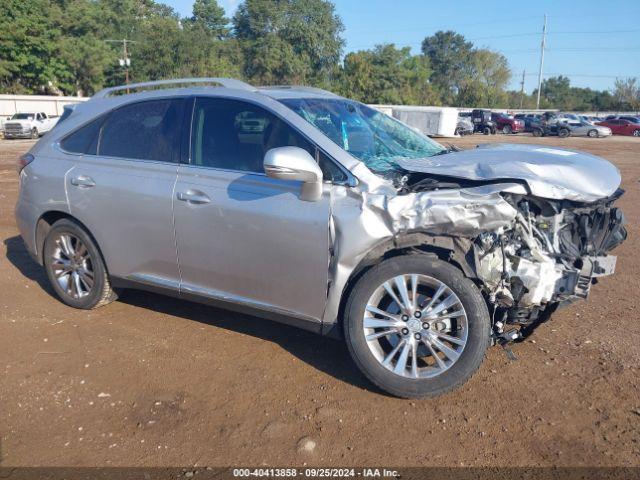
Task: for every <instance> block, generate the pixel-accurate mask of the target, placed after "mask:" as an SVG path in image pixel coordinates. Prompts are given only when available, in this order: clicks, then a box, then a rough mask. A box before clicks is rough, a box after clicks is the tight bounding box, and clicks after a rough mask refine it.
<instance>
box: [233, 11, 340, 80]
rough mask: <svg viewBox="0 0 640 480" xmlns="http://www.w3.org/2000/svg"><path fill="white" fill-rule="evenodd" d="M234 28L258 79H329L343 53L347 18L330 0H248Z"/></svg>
mask: <svg viewBox="0 0 640 480" xmlns="http://www.w3.org/2000/svg"><path fill="white" fill-rule="evenodd" d="M233 26H234V32H235V36H236V38H237V39H238V40H239V41H240V44H241V46H242V48H243V51H244V56H245V74H246V76H247V77H248V78H249V79H250V80H251V81H253V82H255V83H267V84H269V83H270V84H273V83H285V84H289V83H312V84H317V83H320V82H324V83H326V82H327V80H328V79H330V76H331V74H332V73H333V72H334V71H335V66H336V65H337V64H338V62H339V60H340V56H341V54H342V47H343V44H344V41H343V40H342V38H341V36H340V34H341V33H342V31H343V26H342V22H341V20H340V18H339V17H338V16H337V15H336V13H335V10H334V6H333V4H332V3H331V2H329V1H327V0H245V1H244V2H242V3H241V4H240V6H239V7H238V10H237V12H236V14H235V15H234V17H233Z"/></svg>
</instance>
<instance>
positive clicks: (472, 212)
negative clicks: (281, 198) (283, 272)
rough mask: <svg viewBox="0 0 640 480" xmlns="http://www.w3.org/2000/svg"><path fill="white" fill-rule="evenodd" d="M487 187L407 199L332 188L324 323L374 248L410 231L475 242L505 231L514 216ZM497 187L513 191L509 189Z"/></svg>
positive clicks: (414, 195) (333, 315) (495, 189)
mask: <svg viewBox="0 0 640 480" xmlns="http://www.w3.org/2000/svg"><path fill="white" fill-rule="evenodd" d="M491 187H492V188H491V189H487V188H486V187H477V188H467V189H451V190H436V191H429V192H420V193H410V194H407V195H397V194H391V193H390V192H389V193H387V192H385V193H368V192H358V191H357V190H356V189H349V188H345V187H334V188H333V189H332V193H331V214H330V226H331V228H330V231H331V236H332V238H331V245H332V250H333V255H332V259H331V263H330V272H329V274H330V279H331V287H330V289H329V293H328V302H327V308H326V310H325V313H324V320H323V321H324V322H326V323H329V324H330V323H333V322H334V321H335V319H336V318H337V315H338V308H339V305H340V298H341V296H342V291H343V289H344V287H345V286H346V284H347V281H348V280H349V278H350V276H351V274H352V273H353V271H354V269H355V268H356V267H357V266H358V264H359V263H360V262H361V261H362V259H363V258H364V257H365V256H366V254H367V253H368V252H369V251H371V249H372V248H374V247H375V246H377V245H380V244H382V243H383V242H385V241H388V240H391V239H393V238H394V237H396V236H398V235H401V234H403V233H406V232H412V231H424V232H428V233H430V234H433V235H452V236H457V237H474V236H477V235H478V234H480V233H482V232H487V231H495V230H498V229H500V228H502V227H506V226H508V225H510V224H511V223H512V222H513V221H514V219H515V218H516V214H517V211H516V209H515V208H513V207H512V206H511V205H510V204H509V203H508V202H507V201H506V200H504V198H502V196H501V195H500V194H499V193H498V192H499V191H500V186H498V185H492V186H491ZM502 187H503V188H504V189H509V188H513V184H505V185H502ZM516 187H519V186H516Z"/></svg>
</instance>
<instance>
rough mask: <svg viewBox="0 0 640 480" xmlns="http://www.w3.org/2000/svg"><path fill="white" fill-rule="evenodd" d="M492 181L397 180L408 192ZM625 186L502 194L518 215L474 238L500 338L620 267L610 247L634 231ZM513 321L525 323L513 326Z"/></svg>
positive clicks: (523, 331)
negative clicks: (581, 194)
mask: <svg viewBox="0 0 640 480" xmlns="http://www.w3.org/2000/svg"><path fill="white" fill-rule="evenodd" d="M492 183H493V182H487V183H485V182H477V181H476V182H472V181H469V180H461V179H455V178H437V177H435V178H434V177H433V176H422V175H417V176H416V174H410V175H407V176H405V177H403V178H402V179H401V180H399V181H398V182H397V184H396V186H397V188H398V191H399V192H402V193H408V192H416V191H439V190H442V189H445V190H446V189H451V188H453V189H457V188H472V187H473V186H476V187H477V186H478V185H491V184H492ZM623 193H624V191H623V190H621V189H618V190H617V191H616V192H615V193H614V194H613V195H612V196H610V197H608V198H606V199H602V200H599V201H596V202H593V203H580V202H574V201H569V200H551V199H544V198H539V197H535V196H531V195H526V194H514V193H502V194H501V195H502V197H503V198H504V199H505V200H506V201H507V202H508V203H509V204H510V205H511V206H512V207H514V208H515V209H516V210H517V213H516V216H515V219H514V221H513V222H512V223H511V224H510V225H508V226H503V227H500V228H499V229H497V230H495V231H490V232H484V233H481V234H480V235H478V236H477V237H476V238H475V239H474V240H473V251H474V256H475V267H476V275H477V279H478V280H479V283H480V286H481V288H482V290H483V293H484V294H485V295H486V298H487V300H488V302H489V304H490V305H492V306H493V309H494V312H493V313H494V329H495V332H494V333H495V334H496V337H497V338H499V340H500V341H503V342H508V341H513V340H518V339H521V338H525V337H526V336H528V335H529V334H530V333H531V332H532V331H533V329H534V328H535V327H536V326H537V325H539V324H540V323H542V322H543V321H545V320H546V319H548V317H549V315H550V314H551V313H552V312H553V311H555V310H556V309H557V308H558V307H559V306H562V305H564V304H568V303H571V302H573V301H575V300H577V299H580V298H586V297H587V295H588V293H589V290H590V287H591V285H592V284H595V283H597V281H598V277H602V276H606V275H611V274H613V273H614V270H615V265H616V257H615V256H613V255H609V252H610V251H611V250H613V249H614V248H615V247H617V246H618V245H619V244H621V243H622V242H623V241H624V240H625V239H626V237H627V232H626V230H625V228H624V223H625V220H624V215H623V214H622V211H621V210H620V209H618V208H616V207H613V203H614V202H615V201H616V200H617V199H618V198H620V197H621V196H622V194H623ZM507 325H518V326H520V327H521V328H520V329H519V330H509V331H508V332H507V333H505V327H506V326H507Z"/></svg>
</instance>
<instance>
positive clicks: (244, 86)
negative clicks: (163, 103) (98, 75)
mask: <svg viewBox="0 0 640 480" xmlns="http://www.w3.org/2000/svg"><path fill="white" fill-rule="evenodd" d="M189 83H218V84H220V85H222V86H223V87H226V88H235V89H238V90H252V91H255V90H256V89H255V88H254V87H252V86H251V85H249V84H248V83H245V82H243V81H241V80H235V79H233V78H219V77H211V78H176V79H174V80H157V81H155V82H142V83H132V84H130V85H120V86H118V87H111V88H105V89H103V90H100V91H99V92H98V93H96V94H95V95H94V96H93V98H106V97H109V96H111V95H112V94H114V93H115V92H120V91H122V90H127V91H128V90H138V89H143V88H147V87H156V86H159V85H184V84H189Z"/></svg>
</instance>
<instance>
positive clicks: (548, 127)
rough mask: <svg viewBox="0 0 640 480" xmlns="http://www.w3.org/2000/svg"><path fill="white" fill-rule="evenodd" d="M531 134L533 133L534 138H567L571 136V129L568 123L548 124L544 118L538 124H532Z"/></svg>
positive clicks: (554, 122) (556, 122)
mask: <svg viewBox="0 0 640 480" xmlns="http://www.w3.org/2000/svg"><path fill="white" fill-rule="evenodd" d="M531 133H533V136H534V137H549V136H558V137H560V138H566V137H568V136H570V135H571V129H570V128H569V125H567V123H566V122H558V121H553V122H547V121H545V119H544V117H542V118H541V119H540V121H539V122H538V123H533V124H532V126H531Z"/></svg>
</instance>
